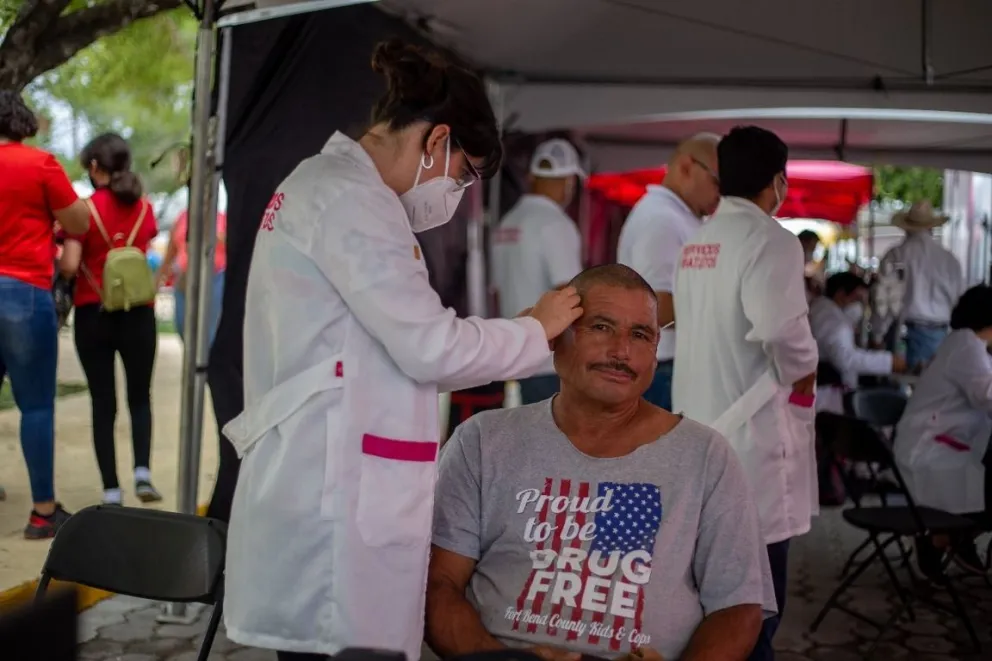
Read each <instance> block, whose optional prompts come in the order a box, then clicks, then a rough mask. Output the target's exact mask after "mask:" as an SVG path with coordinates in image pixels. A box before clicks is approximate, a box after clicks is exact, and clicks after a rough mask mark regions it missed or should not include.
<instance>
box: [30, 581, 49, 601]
mask: <svg viewBox="0 0 992 661" xmlns="http://www.w3.org/2000/svg"><path fill="white" fill-rule="evenodd" d="M51 582H52V577H51V576H49V575H48V574H42V575H41V580H39V581H38V589H37V590H35V592H34V600H35V601H41V600H42V599H44V598H45V593H46V592H48V584H49V583H51Z"/></svg>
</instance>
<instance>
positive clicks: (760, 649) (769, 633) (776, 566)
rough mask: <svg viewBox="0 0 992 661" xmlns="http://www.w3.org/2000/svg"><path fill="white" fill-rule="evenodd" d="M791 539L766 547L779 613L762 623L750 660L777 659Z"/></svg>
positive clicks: (770, 660) (765, 660)
mask: <svg viewBox="0 0 992 661" xmlns="http://www.w3.org/2000/svg"><path fill="white" fill-rule="evenodd" d="M790 541H791V540H788V539H786V540H784V541H781V542H776V543H775V544H769V545H768V546H767V547H765V548H766V550H767V551H768V564H769V565H770V569H771V573H772V585H773V586H774V588H775V601H777V602H778V613H776V614H775V615H773V616H771V617H769V618H767V619H766V620H765V621H764V622H762V623H761V633H760V634H758V642H757V644H755V646H754V650H753V651H752V652H751V655H750V656H749V657H748V661H773V660H774V659H775V648H774V647H773V646H772V641H773V640H774V638H775V632H776V631H778V625H779V624H781V623H782V615H783V614H784V613H785V596H786V594H787V592H786V583H787V579H788V576H789V542H790Z"/></svg>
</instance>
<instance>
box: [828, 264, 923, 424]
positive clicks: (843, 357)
mask: <svg viewBox="0 0 992 661" xmlns="http://www.w3.org/2000/svg"><path fill="white" fill-rule="evenodd" d="M867 300H868V283H866V282H865V281H864V280H862V279H861V278H859V277H858V276H856V275H854V274H853V273H835V274H834V275H832V276H830V279H829V280H827V287H826V292H825V293H824V295H823V296H821V297H819V298H817V299H816V300H814V301H813V303H812V305H810V308H809V325H810V330H812V332H813V338H814V339H815V340H816V348H817V350H818V351H819V352H820V365H819V367H818V368H817V385H818V386H819V388H818V392H817V394H816V409H817V411H830V412H831V413H844V405H843V398H844V392H845V391H846V390H853V389H854V388H856V387H857V386H858V377H859V376H861V375H862V374H865V375H877V376H883V375H887V374H892V373H898V372H904V371H905V370H906V361H904V360H903V359H902V358H900V357H899V356H896V355H893V354H892V353H890V352H888V351H871V350H867V349H861V348H859V347H858V346H857V343H856V342H855V328H856V327H857V326H858V325H860V324H861V320H862V319H863V317H864V311H865V302H866V301H867Z"/></svg>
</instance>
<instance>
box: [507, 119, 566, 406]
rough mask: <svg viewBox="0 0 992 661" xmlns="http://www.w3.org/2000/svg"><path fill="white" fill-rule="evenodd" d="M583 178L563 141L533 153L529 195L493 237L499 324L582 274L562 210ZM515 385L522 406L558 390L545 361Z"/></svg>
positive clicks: (551, 368) (549, 143)
mask: <svg viewBox="0 0 992 661" xmlns="http://www.w3.org/2000/svg"><path fill="white" fill-rule="evenodd" d="M584 176H585V173H584V172H583V170H582V167H581V165H580V163H579V154H578V152H577V151H575V147H573V146H572V145H571V144H570V143H569V142H568V141H567V140H562V139H560V138H556V139H554V140H548V141H547V142H544V143H541V145H540V146H538V148H537V149H536V150H535V151H534V155H533V157H532V158H531V162H530V192H528V193H527V194H526V195H524V196H523V197H521V198H520V200H519V201H518V202H517V203H516V204H515V205H514V206H513V208H512V209H510V211H509V212H508V213H507V214H506V216H504V217H503V220H501V221H500V224H499V228H498V229H497V230H496V231H495V232H494V233H493V251H492V256H493V266H492V269H493V271H492V274H493V281H494V283H495V285H496V288H497V289H498V290H499V311H500V316H501V317H503V318H504V319H513V318H514V317H516V316H517V315H519V314H520V312H521V311H522V310H525V309H527V308H530V307H532V306H533V305H534V304H535V303H537V300H538V299H539V298H541V296H543V295H544V293H545V292H547V291H550V290H552V289H561V288H562V287H564V286H565V285H566V283H568V282H570V281H571V280H572V278H574V277H575V276H577V275H578V274H579V272H580V271H581V270H582V239H581V237H580V235H579V228H578V227H577V226H576V224H575V221H574V220H572V219H571V217H569V215H568V214H567V213H565V209H566V208H567V207H568V205H569V204H571V203H572V199H573V198H574V197H575V190H576V188H577V187H578V179H579V178H580V177H584ZM519 383H520V398H521V401H522V402H523V403H524V404H533V403H534V402H539V401H542V400H545V399H548V398H549V397H551V396H552V395H554V394H555V393H556V392H558V387H559V383H558V375H557V374H556V373H555V367H554V364H553V363H552V361H551V360H550V359H549V360H548V361H547V364H546V365H544V367H543V368H542V369H541V370H540V372H538V373H537V374H535V375H534V376H531V377H528V378H526V379H520V381H519Z"/></svg>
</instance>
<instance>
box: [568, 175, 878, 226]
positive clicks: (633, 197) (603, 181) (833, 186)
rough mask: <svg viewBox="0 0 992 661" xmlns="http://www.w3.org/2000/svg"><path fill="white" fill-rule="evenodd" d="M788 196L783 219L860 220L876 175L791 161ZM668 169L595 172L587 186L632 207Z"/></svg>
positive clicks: (782, 210)
mask: <svg viewBox="0 0 992 661" xmlns="http://www.w3.org/2000/svg"><path fill="white" fill-rule="evenodd" d="M786 175H787V176H788V178H789V195H788V197H787V198H786V200H785V203H784V204H783V205H782V208H781V210H779V213H778V215H779V217H781V218H817V219H821V220H829V221H831V222H834V223H839V224H841V225H850V224H851V223H853V222H854V221H855V220H857V215H858V209H860V208H861V206H862V205H864V204H867V203H868V201H870V200H871V196H872V191H873V187H874V178H873V176H872V172H871V170H870V169H869V168H863V167H860V166H857V165H849V164H847V163H840V162H836V161H790V162H789V165H788V168H787V170H786ZM664 178H665V168H658V169H653V170H635V171H632V172H623V173H618V174H594V175H592V176H590V177H589V180H588V181H587V182H586V185H587V186H588V187H589V188H590V189H591V190H595V191H598V192H599V193H601V194H602V195H603V196H605V197H606V198H607V199H609V200H611V201H613V202H616V203H618V204H623V205H625V206H628V207H630V206H633V205H634V204H635V203H636V202H637V200H639V199H641V196H642V195H644V192H645V190H646V187H647V186H648V185H649V184H660V183H661V182H662V181H663V180H664Z"/></svg>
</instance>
